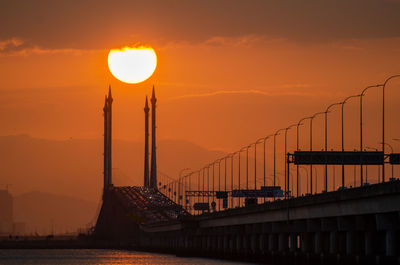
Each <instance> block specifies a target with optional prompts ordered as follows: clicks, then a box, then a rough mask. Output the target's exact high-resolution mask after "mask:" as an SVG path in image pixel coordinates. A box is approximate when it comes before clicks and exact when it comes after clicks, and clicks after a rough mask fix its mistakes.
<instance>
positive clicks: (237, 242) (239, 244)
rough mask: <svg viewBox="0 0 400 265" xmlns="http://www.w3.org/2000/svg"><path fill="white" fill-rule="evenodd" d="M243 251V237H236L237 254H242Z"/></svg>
mask: <svg viewBox="0 0 400 265" xmlns="http://www.w3.org/2000/svg"><path fill="white" fill-rule="evenodd" d="M241 250H242V235H236V254H240V252H241Z"/></svg>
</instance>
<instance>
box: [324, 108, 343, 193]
mask: <svg viewBox="0 0 400 265" xmlns="http://www.w3.org/2000/svg"><path fill="white" fill-rule="evenodd" d="M340 104H342V103H341V102H338V103H333V104H331V105H329V106H328V107H327V108H326V110H325V112H324V113H325V152H327V151H328V113H329V109H330V108H332V107H333V106H336V105H340ZM325 191H328V164H327V163H325Z"/></svg>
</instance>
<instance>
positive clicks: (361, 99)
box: [360, 84, 383, 186]
mask: <svg viewBox="0 0 400 265" xmlns="http://www.w3.org/2000/svg"><path fill="white" fill-rule="evenodd" d="M381 86H383V85H382V84H378V85H373V86H367V87H366V88H364V90H363V91H362V92H361V94H360V151H361V152H362V150H363V97H364V95H365V93H367V90H368V89H370V88H371V87H381ZM360 167H361V175H360V178H361V180H360V181H361V186H362V185H363V181H364V180H363V174H364V173H363V165H362V164H361V165H360Z"/></svg>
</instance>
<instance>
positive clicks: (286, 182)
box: [284, 124, 297, 196]
mask: <svg viewBox="0 0 400 265" xmlns="http://www.w3.org/2000/svg"><path fill="white" fill-rule="evenodd" d="M296 125H297V124H292V125H290V126H289V127H286V128H285V154H284V156H285V196H286V194H287V192H288V191H289V179H290V176H289V174H288V172H287V169H286V165H287V163H288V162H287V132H288V130H290V128H292V127H294V126H296Z"/></svg>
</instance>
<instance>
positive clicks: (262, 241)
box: [258, 234, 267, 254]
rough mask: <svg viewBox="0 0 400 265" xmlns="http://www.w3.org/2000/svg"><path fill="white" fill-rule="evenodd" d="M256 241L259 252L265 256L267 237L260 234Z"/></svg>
mask: <svg viewBox="0 0 400 265" xmlns="http://www.w3.org/2000/svg"><path fill="white" fill-rule="evenodd" d="M258 240H259V250H260V252H261V254H265V251H266V248H267V235H266V234H261V235H260V237H259V239H258Z"/></svg>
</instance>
